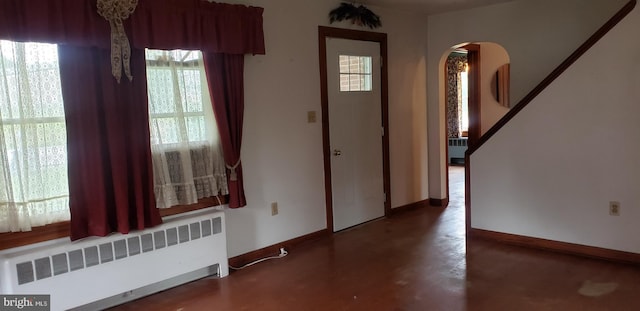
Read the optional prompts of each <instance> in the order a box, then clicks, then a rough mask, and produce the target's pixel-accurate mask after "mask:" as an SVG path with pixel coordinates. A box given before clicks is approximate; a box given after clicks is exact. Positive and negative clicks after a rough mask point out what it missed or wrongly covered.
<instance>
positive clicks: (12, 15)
mask: <svg viewBox="0 0 640 311" xmlns="http://www.w3.org/2000/svg"><path fill="white" fill-rule="evenodd" d="M0 39H3V40H12V41H19V42H28V41H31V42H43V43H57V44H69V45H76V46H96V47H104V48H108V47H109V46H110V44H111V41H110V34H109V22H107V21H106V20H105V19H103V18H102V17H100V15H98V13H97V9H96V1H95V0H94V1H86V0H55V1H52V0H0Z"/></svg>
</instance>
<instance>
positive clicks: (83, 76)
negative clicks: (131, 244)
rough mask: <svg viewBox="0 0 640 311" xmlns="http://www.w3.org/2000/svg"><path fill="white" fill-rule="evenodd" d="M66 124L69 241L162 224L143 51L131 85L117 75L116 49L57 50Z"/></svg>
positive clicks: (134, 59)
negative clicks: (112, 56) (114, 66)
mask: <svg viewBox="0 0 640 311" xmlns="http://www.w3.org/2000/svg"><path fill="white" fill-rule="evenodd" d="M58 50H59V58H60V75H61V80H62V95H63V98H64V104H65V116H66V122H67V150H68V151H67V152H68V158H69V193H70V199H69V201H70V202H69V205H70V209H71V239H72V240H76V239H79V238H83V237H87V236H91V235H97V236H105V235H107V234H109V233H111V232H116V231H117V232H121V233H128V232H129V231H130V230H136V229H144V228H147V227H152V226H155V225H158V224H160V223H161V222H162V220H161V218H160V214H159V211H158V209H157V208H156V205H155V199H154V195H153V176H152V169H151V151H150V148H149V146H150V135H149V111H148V108H147V105H148V104H147V86H146V84H147V81H146V79H145V78H144V77H145V70H146V68H145V59H144V50H140V49H135V48H134V49H132V54H131V70H132V73H133V76H134V80H133V82H128V81H126V80H123V82H122V83H120V84H118V83H117V82H116V80H115V79H114V78H113V76H112V75H111V68H110V66H109V64H110V50H105V49H100V48H89V47H76V46H65V45H60V46H59V49H58Z"/></svg>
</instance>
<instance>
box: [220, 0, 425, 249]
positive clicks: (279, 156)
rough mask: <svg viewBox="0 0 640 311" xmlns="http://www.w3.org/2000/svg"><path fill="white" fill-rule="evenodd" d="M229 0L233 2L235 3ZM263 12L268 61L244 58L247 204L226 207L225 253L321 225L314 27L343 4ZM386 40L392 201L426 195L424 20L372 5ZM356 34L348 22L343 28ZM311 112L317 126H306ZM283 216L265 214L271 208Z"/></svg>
mask: <svg viewBox="0 0 640 311" xmlns="http://www.w3.org/2000/svg"><path fill="white" fill-rule="evenodd" d="M231 2H233V1H231ZM235 3H241V4H248V5H255V6H260V7H263V8H265V12H264V31H265V41H266V49H267V54H266V55H258V56H247V58H246V67H245V93H246V98H245V119H244V137H243V145H242V163H243V169H244V172H245V191H246V196H247V202H248V205H247V206H246V207H244V208H241V209H236V210H228V211H227V221H228V225H227V233H228V242H229V244H228V248H229V256H236V255H239V254H243V253H246V252H250V251H253V250H256V249H260V248H262V247H265V246H269V245H273V244H276V243H278V242H281V241H285V240H289V239H292V238H296V237H299V236H301V235H305V234H308V233H312V232H315V231H318V230H321V229H324V228H326V215H325V189H324V167H323V158H322V123H321V122H322V120H321V106H320V73H319V60H318V57H319V56H318V25H324V26H329V24H328V14H329V11H330V10H331V9H333V8H335V7H337V6H338V5H339V4H340V1H334V0H325V1H298V0H248V1H235ZM371 8H372V9H373V10H374V11H375V12H376V13H378V14H379V15H380V16H381V18H382V23H383V27H382V28H379V29H376V30H375V31H377V32H385V33H387V34H388V43H389V49H388V51H389V110H390V111H389V123H390V125H389V132H390V151H391V155H390V157H391V159H390V162H391V163H390V165H391V194H390V196H391V205H392V207H398V206H402V205H405V204H409V203H413V202H417V201H420V200H424V199H427V198H428V197H429V196H428V192H427V191H428V185H427V164H426V163H427V162H426V159H427V146H426V139H427V138H426V131H427V127H426V106H425V102H426V90H425V85H426V60H425V55H426V27H427V25H426V18H423V17H419V16H415V15H411V14H403V13H396V12H393V11H389V10H383V9H379V8H374V7H371ZM332 26H334V27H345V28H353V29H360V30H368V28H367V29H364V28H358V27H357V26H353V25H351V24H349V23H343V24H340V25H339V26H338V25H336V24H334V25H332ZM307 111H316V112H317V115H318V122H317V123H307ZM276 201H277V202H278V204H279V210H280V213H279V215H277V216H271V209H270V203H271V202H276Z"/></svg>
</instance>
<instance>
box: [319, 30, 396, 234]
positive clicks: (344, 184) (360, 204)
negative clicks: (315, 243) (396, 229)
mask: <svg viewBox="0 0 640 311" xmlns="http://www.w3.org/2000/svg"><path fill="white" fill-rule="evenodd" d="M326 40H327V41H326V43H327V45H326V50H327V85H328V99H329V105H328V107H329V139H330V147H331V193H332V206H333V231H334V232H335V231H339V230H342V229H345V228H349V227H352V226H355V225H358V224H361V223H363V222H367V221H369V220H373V219H376V218H379V217H382V216H384V200H385V195H384V177H383V176H384V175H383V152H382V138H383V136H382V135H383V128H382V108H381V92H380V89H381V87H380V44H379V43H378V42H369V41H359V40H347V39H337V38H327V39H326Z"/></svg>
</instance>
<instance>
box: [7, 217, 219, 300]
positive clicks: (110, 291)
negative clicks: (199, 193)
mask: <svg viewBox="0 0 640 311" xmlns="http://www.w3.org/2000/svg"><path fill="white" fill-rule="evenodd" d="M224 216H225V215H224V213H223V212H221V211H219V210H216V209H214V208H207V209H203V210H198V211H194V212H190V213H185V214H180V215H175V216H171V217H166V218H165V222H164V224H162V225H160V226H157V227H154V228H150V229H147V230H143V231H138V232H135V233H130V234H126V235H123V234H112V235H110V236H108V237H103V238H93V237H92V238H86V239H82V240H79V241H76V242H70V241H69V239H68V238H63V239H57V240H52V241H47V242H43V243H37V244H33V245H27V246H23V247H18V248H13V249H8V250H4V251H0V293H2V294H6V295H50V298H51V301H50V306H51V310H68V309H77V310H97V309H104V308H107V307H110V306H114V305H117V304H120V303H123V302H126V301H131V300H134V299H138V298H141V297H143V296H146V295H149V294H152V293H154V292H158V291H161V290H164V289H167V288H171V287H174V286H177V285H180V284H183V283H186V282H190V281H192V280H196V279H199V278H202V277H206V276H210V275H216V276H218V277H225V276H227V275H228V274H229V267H228V262H227V260H228V258H227V242H226V240H227V239H226V228H225V217H224Z"/></svg>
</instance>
